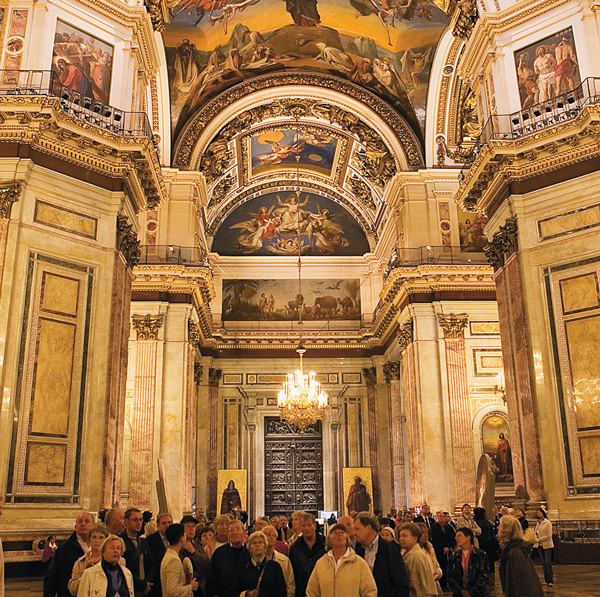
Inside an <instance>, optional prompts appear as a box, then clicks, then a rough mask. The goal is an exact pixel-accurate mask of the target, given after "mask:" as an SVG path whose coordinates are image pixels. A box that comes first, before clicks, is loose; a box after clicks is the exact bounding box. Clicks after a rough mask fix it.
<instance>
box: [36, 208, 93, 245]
mask: <svg viewBox="0 0 600 597" xmlns="http://www.w3.org/2000/svg"><path fill="white" fill-rule="evenodd" d="M33 220H34V221H35V222H37V223H39V224H43V225H44V226H49V227H50V228H56V229H57V230H62V231H64V232H70V233H71V234H75V235H77V236H83V237H85V238H91V239H94V240H96V239H97V237H98V218H94V217H92V216H88V215H86V214H83V213H80V212H77V211H73V210H72V209H66V208H65V207H58V206H57V205H52V204H51V203H46V202H45V201H36V203H35V211H34V214H33Z"/></svg>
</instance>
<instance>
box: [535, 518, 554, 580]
mask: <svg viewBox="0 0 600 597" xmlns="http://www.w3.org/2000/svg"><path fill="white" fill-rule="evenodd" d="M536 516H537V524H536V525H535V536H536V538H537V542H538V552H539V554H540V561H541V562H542V566H543V567H544V580H545V581H546V584H547V585H548V586H549V587H553V586H554V574H553V572H552V550H553V549H554V541H552V523H551V522H550V521H549V520H548V515H547V514H546V511H545V510H543V509H542V508H540V509H539V510H538V511H537V512H536Z"/></svg>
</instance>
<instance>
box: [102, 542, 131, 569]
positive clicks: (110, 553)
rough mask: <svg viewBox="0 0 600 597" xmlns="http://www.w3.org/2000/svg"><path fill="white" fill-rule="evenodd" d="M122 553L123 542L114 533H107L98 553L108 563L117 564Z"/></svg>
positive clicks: (123, 551) (123, 550) (123, 549)
mask: <svg viewBox="0 0 600 597" xmlns="http://www.w3.org/2000/svg"><path fill="white" fill-rule="evenodd" d="M124 553H125V542H124V541H123V539H121V537H117V536H116V535H109V536H108V537H107V538H106V539H105V540H104V542H103V543H102V545H101V546H100V555H101V556H102V559H103V560H105V561H106V562H108V563H109V564H118V563H119V560H120V559H121V556H122V555H123V554H124Z"/></svg>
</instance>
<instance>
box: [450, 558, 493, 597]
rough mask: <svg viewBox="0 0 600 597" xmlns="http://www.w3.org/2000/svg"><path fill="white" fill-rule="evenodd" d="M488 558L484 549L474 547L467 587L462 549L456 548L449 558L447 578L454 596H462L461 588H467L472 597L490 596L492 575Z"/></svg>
mask: <svg viewBox="0 0 600 597" xmlns="http://www.w3.org/2000/svg"><path fill="white" fill-rule="evenodd" d="M488 570H489V568H488V558H487V555H486V553H485V551H483V550H482V549H478V548H477V547H473V551H472V552H471V557H470V558H469V570H468V580H467V586H466V588H465V587H463V567H462V550H461V549H456V550H455V551H453V552H452V554H451V555H450V557H449V558H448V571H447V572H446V580H447V581H448V585H449V586H450V589H451V590H452V595H453V597H461V590H462V589H463V588H465V590H466V591H468V592H469V593H470V594H471V597H489V594H490V577H489V575H488Z"/></svg>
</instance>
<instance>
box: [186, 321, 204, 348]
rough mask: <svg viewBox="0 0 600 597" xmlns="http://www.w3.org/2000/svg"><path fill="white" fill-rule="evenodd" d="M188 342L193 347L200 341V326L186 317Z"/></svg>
mask: <svg viewBox="0 0 600 597" xmlns="http://www.w3.org/2000/svg"><path fill="white" fill-rule="evenodd" d="M188 342H189V343H190V344H191V345H192V346H194V347H195V348H198V347H199V346H200V343H201V342H202V334H201V332H200V326H199V325H198V324H197V323H196V322H195V321H194V320H193V319H188Z"/></svg>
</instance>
